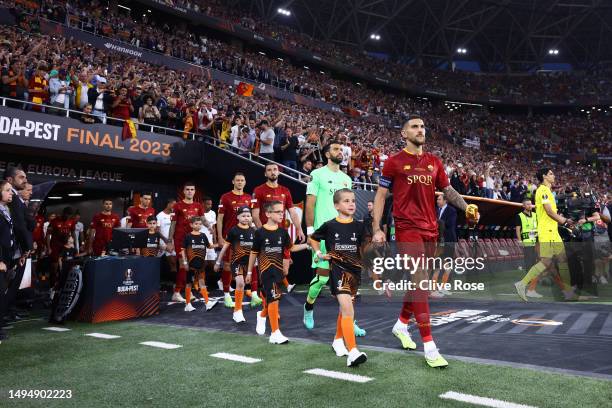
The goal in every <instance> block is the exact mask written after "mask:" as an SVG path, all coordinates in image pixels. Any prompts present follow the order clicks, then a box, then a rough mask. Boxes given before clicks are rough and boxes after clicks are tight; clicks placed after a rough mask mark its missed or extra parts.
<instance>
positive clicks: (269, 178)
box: [266, 175, 278, 181]
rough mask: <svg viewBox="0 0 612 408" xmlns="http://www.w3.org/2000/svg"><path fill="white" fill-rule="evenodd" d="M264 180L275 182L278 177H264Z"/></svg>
mask: <svg viewBox="0 0 612 408" xmlns="http://www.w3.org/2000/svg"><path fill="white" fill-rule="evenodd" d="M266 178H267V179H268V181H276V180H278V176H275V175H272V176H269V177H266Z"/></svg>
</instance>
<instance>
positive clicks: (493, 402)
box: [438, 391, 537, 408]
mask: <svg viewBox="0 0 612 408" xmlns="http://www.w3.org/2000/svg"><path fill="white" fill-rule="evenodd" d="M438 396H439V397H440V398H442V399H449V400H455V401H461V402H467V403H468V404H474V405H482V406H485V407H493V408H537V407H534V406H533V405H523V404H515V403H514V402H508V401H502V400H498V399H493V398H486V397H479V396H477V395H470V394H462V393H460V392H455V391H447V392H445V393H444V394H440V395H438Z"/></svg>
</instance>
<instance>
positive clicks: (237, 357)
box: [210, 353, 261, 364]
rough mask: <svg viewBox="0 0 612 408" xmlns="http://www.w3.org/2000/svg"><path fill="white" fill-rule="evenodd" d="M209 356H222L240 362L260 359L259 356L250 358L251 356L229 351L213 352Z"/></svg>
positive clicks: (255, 361) (257, 361)
mask: <svg viewBox="0 0 612 408" xmlns="http://www.w3.org/2000/svg"><path fill="white" fill-rule="evenodd" d="M210 356H211V357H216V358H222V359H225V360H231V361H238V362H240V363H247V364H253V363H259V362H260V361H261V359H259V358H251V357H247V356H241V355H239V354H231V353H215V354H211V355H210Z"/></svg>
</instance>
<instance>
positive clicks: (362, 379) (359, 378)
mask: <svg viewBox="0 0 612 408" xmlns="http://www.w3.org/2000/svg"><path fill="white" fill-rule="evenodd" d="M304 372H305V373H306V374H313V375H320V376H322V377H329V378H336V379H338V380H345V381H352V382H358V383H366V382H368V381H372V380H373V378H370V377H366V376H364V375H357V374H348V373H342V372H340V371H330V370H324V369H322V368H313V369H311V370H306V371H304Z"/></svg>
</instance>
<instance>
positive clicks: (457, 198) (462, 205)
mask: <svg viewBox="0 0 612 408" xmlns="http://www.w3.org/2000/svg"><path fill="white" fill-rule="evenodd" d="M442 192H443V193H444V194H445V195H446V201H448V202H449V203H450V204H452V205H454V206H455V207H457V208H458V209H460V210H461V211H465V209H466V207H467V203H466V202H465V200H464V199H463V197H461V195H460V194H459V193H458V192H457V190H455V189H454V188H453V187H452V186H448V187H446V188H445V189H443V190H442Z"/></svg>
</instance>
